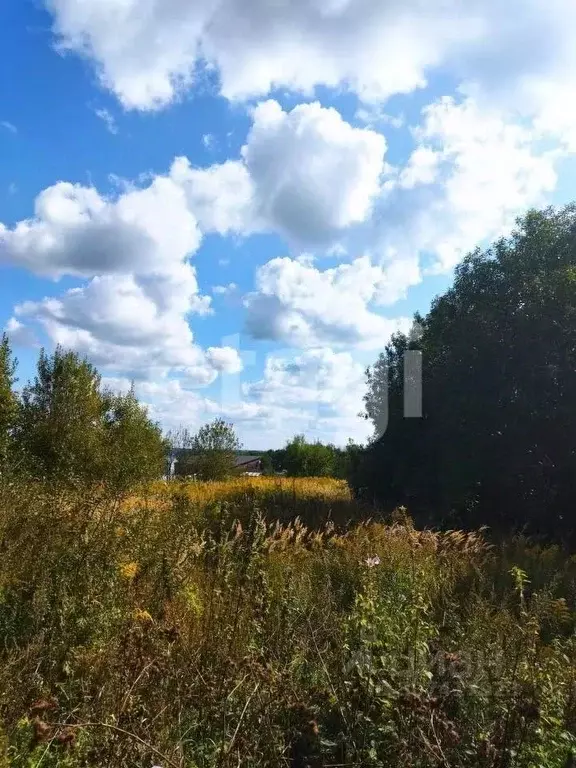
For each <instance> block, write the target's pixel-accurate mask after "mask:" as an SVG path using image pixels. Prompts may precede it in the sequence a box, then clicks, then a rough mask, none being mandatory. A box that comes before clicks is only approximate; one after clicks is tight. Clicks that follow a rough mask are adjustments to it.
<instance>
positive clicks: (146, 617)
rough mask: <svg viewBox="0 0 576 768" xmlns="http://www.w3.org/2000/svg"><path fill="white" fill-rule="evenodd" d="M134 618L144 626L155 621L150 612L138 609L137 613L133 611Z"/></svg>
mask: <svg viewBox="0 0 576 768" xmlns="http://www.w3.org/2000/svg"><path fill="white" fill-rule="evenodd" d="M132 618H133V619H135V620H136V621H141V622H142V623H144V624H149V623H150V622H153V621H154V619H153V618H152V616H150V614H149V613H148V611H143V610H142V608H136V610H135V611H132Z"/></svg>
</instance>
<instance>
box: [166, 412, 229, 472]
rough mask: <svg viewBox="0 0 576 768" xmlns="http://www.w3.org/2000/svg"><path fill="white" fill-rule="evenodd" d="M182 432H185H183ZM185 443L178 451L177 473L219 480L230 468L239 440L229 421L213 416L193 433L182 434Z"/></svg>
mask: <svg viewBox="0 0 576 768" xmlns="http://www.w3.org/2000/svg"><path fill="white" fill-rule="evenodd" d="M183 434H184V435H186V433H185V432H184V433H183ZM185 441H186V445H185V446H184V447H183V449H181V450H180V451H178V452H177V453H178V463H177V464H176V472H177V474H178V475H181V476H182V475H196V476H197V477H198V478H199V479H201V480H223V479H225V478H227V477H229V476H230V475H231V474H232V473H233V471H234V466H235V460H236V453H237V451H239V450H240V448H241V447H242V446H241V443H240V441H239V440H238V437H237V436H236V433H235V431H234V427H233V425H232V424H228V423H227V422H226V421H224V419H215V420H214V421H212V422H210V423H209V424H205V425H204V426H203V427H201V428H200V429H199V430H198V432H197V433H196V434H195V435H192V436H186V437H185Z"/></svg>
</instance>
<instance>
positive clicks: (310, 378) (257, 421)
mask: <svg viewBox="0 0 576 768" xmlns="http://www.w3.org/2000/svg"><path fill="white" fill-rule="evenodd" d="M105 384H107V385H108V386H110V387H111V388H112V389H117V390H121V391H127V390H128V388H129V387H130V384H131V382H130V380H129V379H118V378H110V377H109V378H107V379H105ZM364 391H365V382H364V366H363V365H362V364H361V363H360V362H358V361H357V360H355V359H354V357H353V356H352V355H351V354H350V353H348V352H335V351H333V350H331V349H328V348H318V349H311V350H306V351H304V352H302V353H300V354H298V355H296V356H294V355H291V354H289V353H287V352H278V353H275V354H273V355H270V356H269V357H268V358H267V360H266V363H265V367H264V371H263V373H262V377H261V378H260V379H258V380H256V381H251V382H245V383H243V384H242V386H241V388H239V389H238V391H237V392H236V393H235V395H234V397H227V396H226V394H225V393H222V396H221V397H220V398H218V397H205V396H203V395H201V394H200V393H199V392H198V391H196V390H194V389H191V388H190V387H188V386H186V384H185V382H183V381H182V380H181V379H169V380H164V381H136V392H137V395H138V397H139V398H141V399H142V401H143V402H145V403H146V404H147V405H148V407H149V409H150V412H151V415H152V416H153V418H155V419H157V420H158V421H160V422H161V423H162V424H163V425H164V426H165V427H166V428H177V427H178V426H180V424H182V420H183V416H182V415H183V414H184V415H185V416H184V425H185V426H187V427H188V428H189V429H191V430H196V429H198V428H199V427H200V426H201V425H202V424H204V423H206V422H207V421H210V420H211V419H214V418H216V417H222V418H225V419H227V420H230V421H232V422H233V423H234V425H235V427H236V429H237V431H238V432H239V434H240V437H241V439H242V441H243V443H244V445H245V446H247V447H249V448H256V449H259V448H270V447H271V446H272V445H276V446H280V445H282V444H283V443H284V442H285V441H286V440H288V439H290V438H291V437H292V436H293V435H294V434H296V433H298V432H306V433H307V434H308V435H309V436H310V437H311V438H314V437H316V438H319V439H322V440H324V441H332V442H336V443H340V444H344V443H345V442H346V440H347V439H348V438H349V437H353V438H355V439H357V440H364V439H365V438H366V437H367V436H368V434H369V431H370V430H369V425H368V424H367V423H366V422H363V421H362V420H360V419H358V413H359V412H360V411H361V410H362V396H363V394H364Z"/></svg>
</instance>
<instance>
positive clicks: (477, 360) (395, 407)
mask: <svg viewBox="0 0 576 768" xmlns="http://www.w3.org/2000/svg"><path fill="white" fill-rule="evenodd" d="M421 330H422V336H421V338H420V339H419V340H417V341H413V342H412V345H413V346H415V347H416V348H419V349H421V351H422V356H423V393H424V416H423V418H422V419H406V418H403V412H402V394H401V390H402V382H403V351H404V350H405V348H406V346H407V344H408V342H407V341H406V340H402V339H396V340H393V342H392V345H391V346H390V347H389V348H388V349H387V350H386V352H385V353H384V355H383V356H382V357H381V358H380V360H379V361H378V363H377V365H376V366H375V367H374V368H372V369H371V372H370V374H369V377H368V393H367V397H366V411H367V416H368V417H369V418H370V419H372V421H373V422H374V424H375V426H376V427H377V428H378V423H379V422H380V423H381V422H382V418H383V416H382V412H381V403H382V402H383V397H382V391H383V389H384V388H385V384H386V382H385V376H386V377H388V380H389V381H388V409H389V417H388V427H387V429H386V430H385V431H384V434H383V435H382V437H380V438H379V439H377V440H375V441H374V443H373V445H372V447H371V449H370V450H369V451H368V453H367V455H366V461H365V463H364V469H365V474H364V484H365V487H366V489H367V491H368V492H369V493H372V494H374V495H375V496H376V498H377V499H378V500H379V501H380V502H381V503H384V504H385V505H386V506H393V505H395V504H398V503H406V504H408V505H409V506H411V507H412V510H413V511H414V512H416V513H417V514H421V515H423V516H424V517H425V518H426V519H435V520H439V521H441V520H444V521H446V520H448V519H449V518H450V516H451V515H452V516H453V517H455V518H456V521H457V522H458V523H461V524H473V525H476V524H478V523H487V524H488V525H492V526H493V527H498V528H504V527H506V528H507V527H521V526H524V525H527V526H528V527H529V528H530V529H531V530H534V531H543V532H544V531H545V532H548V533H554V532H556V533H558V532H560V531H562V530H565V531H566V530H570V531H571V530H574V529H576V525H575V521H574V518H573V515H574V512H573V510H574V508H575V503H576V484H575V482H574V477H576V442H575V435H576V376H575V374H574V371H575V370H576V208H575V207H574V206H568V207H566V208H564V209H562V210H560V211H556V210H552V209H548V210H545V211H542V212H536V211H532V212H530V213H529V214H528V215H527V216H525V217H524V218H523V219H521V220H519V221H518V225H517V229H516V230H515V232H514V233H513V234H512V235H511V236H510V237H509V238H506V239H501V240H499V241H498V242H496V243H495V244H494V245H493V246H492V247H490V248H488V249H486V250H480V249H478V250H476V251H474V252H473V253H471V254H470V255H469V256H468V257H467V258H466V259H465V260H464V261H463V263H462V264H461V265H460V266H459V267H458V268H457V270H456V275H455V280H454V285H453V287H452V288H451V289H450V290H448V291H447V292H446V293H445V294H444V295H443V296H441V297H439V298H437V299H436V300H435V301H434V302H433V304H432V308H431V310H430V312H429V314H428V315H427V317H426V318H424V319H423V320H422V321H421Z"/></svg>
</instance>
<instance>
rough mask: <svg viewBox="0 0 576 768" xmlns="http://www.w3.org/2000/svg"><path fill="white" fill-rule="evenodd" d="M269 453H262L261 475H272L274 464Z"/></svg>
mask: <svg viewBox="0 0 576 768" xmlns="http://www.w3.org/2000/svg"><path fill="white" fill-rule="evenodd" d="M270 454H271V452H270V451H267V452H266V453H263V454H262V456H261V459H260V461H261V466H262V474H263V475H273V474H274V464H273V462H272V456H271V455H270Z"/></svg>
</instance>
